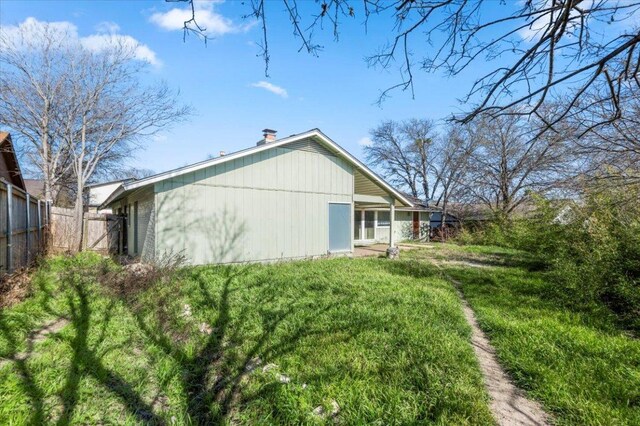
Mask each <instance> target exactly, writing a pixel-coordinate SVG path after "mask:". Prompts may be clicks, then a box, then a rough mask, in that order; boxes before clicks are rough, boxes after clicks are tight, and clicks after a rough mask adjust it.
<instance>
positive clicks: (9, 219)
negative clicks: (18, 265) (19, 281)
mask: <svg viewBox="0 0 640 426" xmlns="http://www.w3.org/2000/svg"><path fill="white" fill-rule="evenodd" d="M12 247H13V185H11V184H10V183H7V272H8V273H11V272H13V248H12Z"/></svg>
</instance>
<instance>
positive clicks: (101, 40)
mask: <svg viewBox="0 0 640 426" xmlns="http://www.w3.org/2000/svg"><path fill="white" fill-rule="evenodd" d="M80 43H81V44H82V45H83V46H84V47H85V48H86V49H89V50H91V51H94V52H100V51H102V50H105V49H108V48H109V47H110V46H124V47H126V48H127V49H131V50H133V54H134V56H135V58H136V59H139V60H141V61H147V62H149V63H150V64H151V65H153V66H161V65H162V62H160V60H159V59H158V58H157V56H156V53H155V52H154V51H153V50H151V49H150V48H149V46H147V45H146V44H142V43H140V42H139V41H138V40H136V39H135V38H133V37H131V36H129V35H121V34H95V35H91V36H88V37H82V38H80Z"/></svg>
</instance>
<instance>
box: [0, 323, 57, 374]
mask: <svg viewBox="0 0 640 426" xmlns="http://www.w3.org/2000/svg"><path fill="white" fill-rule="evenodd" d="M67 324H69V320H68V319H66V318H58V319H54V320H51V321H49V322H46V323H44V324H43V325H42V327H40V328H38V329H36V330H33V331H32V332H31V333H29V336H28V337H27V350H26V351H24V352H18V353H16V354H15V355H13V356H12V357H11V358H9V359H5V360H0V367H3V366H4V365H5V364H6V363H8V362H9V361H24V360H27V359H28V358H29V357H31V355H32V354H33V350H34V347H35V344H36V343H39V342H42V341H43V340H44V339H46V338H47V336H49V335H50V334H54V333H57V332H59V331H60V330H62V329H63V328H64V327H65V326H66V325H67Z"/></svg>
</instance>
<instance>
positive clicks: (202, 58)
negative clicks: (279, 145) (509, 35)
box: [0, 0, 488, 172]
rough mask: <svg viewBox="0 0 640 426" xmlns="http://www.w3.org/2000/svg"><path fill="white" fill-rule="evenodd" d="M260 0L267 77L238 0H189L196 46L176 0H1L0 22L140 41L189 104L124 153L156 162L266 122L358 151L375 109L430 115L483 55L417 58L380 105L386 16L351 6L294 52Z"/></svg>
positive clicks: (166, 162) (226, 141)
mask: <svg viewBox="0 0 640 426" xmlns="http://www.w3.org/2000/svg"><path fill="white" fill-rule="evenodd" d="M303 4H304V3H303ZM305 5H306V6H314V7H317V5H316V4H315V3H309V4H305ZM267 6H268V7H272V9H273V10H267V13H268V14H270V15H269V16H270V17H271V18H270V19H271V20H270V21H269V23H270V34H269V43H270V47H271V64H270V78H266V77H265V75H264V63H263V62H262V59H261V58H260V57H257V56H256V55H257V54H258V53H259V48H258V47H257V46H256V42H258V41H260V35H261V32H260V27H259V26H258V25H252V24H253V23H252V22H251V21H247V20H242V18H241V16H242V15H243V14H245V13H246V12H247V6H246V5H242V4H241V3H240V2H232V1H228V2H224V3H219V2H215V3H207V2H205V3H201V4H200V5H199V6H198V7H199V8H200V10H199V17H200V20H201V23H203V24H204V25H205V26H207V27H208V29H209V32H210V34H212V36H213V37H214V38H213V39H212V40H211V41H210V42H209V43H208V45H207V46H206V47H205V45H204V44H203V43H202V42H201V41H198V40H197V39H196V38H194V37H190V38H188V39H187V42H186V43H183V40H182V32H181V30H179V29H178V26H179V22H181V20H182V15H183V14H184V12H183V11H182V10H181V9H183V8H185V5H182V4H179V3H178V4H176V3H166V2H164V1H163V0H138V1H117V0H113V1H107V0H102V1H71V0H69V1H17V0H2V2H1V3H0V23H1V24H2V25H3V26H5V27H6V26H10V25H18V24H20V23H22V22H24V21H25V20H26V19H27V18H35V19H36V20H38V21H47V22H65V23H68V24H69V25H73V26H75V27H77V32H78V36H79V37H91V36H94V35H100V34H104V33H105V32H111V33H114V32H115V33H117V34H120V35H122V36H130V37H133V38H135V39H136V40H137V41H138V42H139V43H141V44H142V45H143V46H144V50H141V55H142V56H144V57H146V58H147V59H149V60H150V61H151V62H152V63H153V65H152V66H150V71H149V75H148V77H147V78H149V79H162V80H165V81H166V82H167V83H168V84H169V86H170V87H172V88H174V89H176V90H180V99H181V101H182V102H184V103H187V104H190V105H192V106H193V107H194V109H195V111H196V113H195V115H194V116H193V117H191V118H190V120H189V121H187V122H185V123H181V124H179V125H177V126H175V127H174V128H173V129H172V130H170V131H167V132H164V133H162V134H161V135H159V136H158V137H156V138H155V139H154V140H151V141H149V143H148V147H147V149H146V151H144V152H138V153H135V155H134V156H132V158H131V165H133V166H136V167H141V168H147V169H152V170H154V171H156V172H161V171H164V170H167V169H171V168H175V167H180V166H183V165H185V164H189V163H193V162H196V161H199V160H202V159H205V158H207V157H208V156H209V155H217V154H218V152H219V151H226V152H231V151H235V150H238V149H243V148H246V147H248V146H251V145H253V144H255V142H256V141H257V140H258V139H260V137H261V130H262V129H263V128H265V127H269V128H272V129H276V130H278V136H279V137H282V136H287V135H290V134H293V133H299V132H302V131H305V130H308V129H311V128H314V127H318V128H320V129H321V130H323V131H324V132H325V133H326V134H327V135H329V136H330V137H331V138H332V139H334V140H335V141H336V142H338V143H339V144H340V145H342V146H343V147H344V148H346V149H347V150H349V151H350V152H352V153H353V154H355V155H356V156H358V157H362V141H363V138H366V137H367V136H368V133H369V130H370V129H371V128H372V127H375V126H376V125H377V124H378V123H380V121H382V120H385V119H396V120H402V119H408V118H413V117H418V118H431V119H441V118H443V117H445V116H447V115H449V114H450V113H452V112H457V111H459V110H460V108H461V106H460V104H459V103H458V101H457V99H459V98H461V97H463V96H464V95H465V93H466V91H467V90H468V89H469V87H470V85H471V84H472V83H473V77H476V76H477V75H478V73H479V72H480V71H482V68H483V67H487V66H488V65H487V64H483V63H480V64H477V65H476V66H474V67H472V69H470V70H468V72H467V73H466V74H462V75H460V76H458V77H456V78H455V79H450V78H447V77H445V76H443V75H437V74H435V75H429V74H426V73H424V72H422V71H419V70H417V71H416V72H415V100H414V99H412V98H411V94H410V93H409V92H395V93H394V94H393V96H392V98H390V99H388V100H387V101H386V102H385V103H384V104H383V106H382V108H381V107H379V106H377V105H374V102H375V100H376V99H377V96H378V94H379V91H380V90H381V89H384V88H387V87H389V86H390V85H392V84H395V83H397V82H398V81H399V74H398V71H397V70H396V69H392V70H390V71H384V70H377V69H371V68H368V67H367V65H366V63H365V61H364V57H365V56H366V55H368V54H371V53H373V52H375V51H376V49H377V48H378V47H380V46H381V45H383V44H384V43H385V42H386V41H387V39H388V34H390V32H389V31H388V30H389V27H390V25H391V22H388V21H382V20H379V21H378V22H375V21H374V22H372V23H371V24H372V25H371V26H370V27H369V32H368V34H366V33H365V30H364V26H363V25H361V22H362V18H358V17H356V19H355V20H354V21H355V22H352V23H351V24H349V25H345V26H343V27H342V32H341V34H340V41H339V42H337V43H336V42H334V40H333V37H332V34H331V31H330V30H328V31H327V30H325V32H324V33H322V34H319V37H318V39H317V41H318V42H320V43H321V44H323V45H324V46H325V48H324V50H323V51H322V52H320V55H319V57H313V56H311V55H309V54H306V53H304V52H300V53H299V52H298V48H299V44H300V43H299V40H297V39H295V38H293V36H292V29H291V26H290V23H289V22H288V21H287V19H286V15H285V14H284V13H283V11H282V10H280V8H282V7H283V6H282V3H280V2H277V3H271V4H269V3H267ZM420 43H423V41H422V40H418V39H417V41H416V42H415V43H414V48H416V50H417V53H419V51H420V48H421V45H420ZM424 48H425V49H426V48H429V47H428V46H424ZM416 57H418V55H416ZM268 89H271V90H268Z"/></svg>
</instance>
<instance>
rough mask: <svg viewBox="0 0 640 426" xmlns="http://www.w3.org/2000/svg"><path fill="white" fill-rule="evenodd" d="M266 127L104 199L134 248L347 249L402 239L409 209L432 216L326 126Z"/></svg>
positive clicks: (206, 259) (188, 253) (288, 253)
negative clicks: (245, 140)
mask: <svg viewBox="0 0 640 426" xmlns="http://www.w3.org/2000/svg"><path fill="white" fill-rule="evenodd" d="M264 132H265V134H264V139H263V140H261V141H260V142H258V144H257V146H255V147H253V148H249V149H246V150H243V151H239V152H236V153H233V154H228V155H224V156H220V157H217V158H213V159H210V160H207V161H203V162H200V163H196V164H193V165H190V166H186V167H182V168H179V169H175V170H171V171H168V172H165V173H160V174H157V175H155V176H149V177H147V178H144V179H140V180H136V181H132V182H125V183H123V184H122V185H120V186H119V187H118V189H116V190H115V191H114V192H113V194H111V195H110V196H109V198H108V199H107V200H106V201H105V202H104V203H103V205H102V206H101V208H107V207H108V208H112V209H113V211H114V212H116V213H119V214H122V215H124V216H125V218H126V222H127V225H126V229H127V235H126V236H123V238H122V239H125V238H126V240H127V241H128V243H127V247H128V254H130V255H138V256H141V257H142V258H143V259H144V260H147V261H150V260H154V259H160V258H162V257H164V256H167V255H171V254H182V255H184V256H185V257H186V258H187V259H188V260H189V262H190V263H192V264H207V263H230V262H251V261H274V260H279V259H300V258H309V257H316V256H324V255H327V254H333V253H347V254H348V253H351V252H353V248H354V245H356V244H357V243H360V242H373V241H386V242H387V243H388V244H389V245H390V246H394V245H395V242H396V241H397V240H399V239H404V236H403V234H402V230H401V229H396V228H401V227H400V226H398V225H397V224H398V223H406V224H410V225H408V226H409V228H411V229H413V227H414V226H415V225H414V222H413V218H414V211H412V209H414V210H417V213H418V218H419V219H420V222H419V223H422V222H424V223H426V222H428V219H427V213H428V212H426V211H424V210H423V209H421V208H418V207H415V206H414V204H413V203H412V202H411V200H410V199H408V198H407V197H406V196H405V195H404V194H402V193H401V192H399V191H397V190H396V189H394V188H393V187H392V186H391V185H389V184H388V183H387V182H385V181H384V180H383V179H381V178H380V177H378V176H377V175H376V174H375V173H374V172H372V171H371V170H370V169H369V168H368V167H366V166H365V165H364V164H362V163H361V162H360V161H358V160H357V159H356V158H355V157H353V156H352V155H351V154H349V153H348V152H347V151H345V150H344V149H343V148H341V147H340V146H339V145H338V144H336V143H335V142H333V141H332V140H331V139H329V138H328V137H327V136H326V135H325V134H323V133H322V132H321V131H320V130H318V129H313V130H310V131H307V132H304V133H300V134H297V135H292V136H289V137H286V138H283V139H279V140H276V138H275V131H271V130H268V129H265V131H264ZM423 214H424V215H425V216H421V215H423ZM396 215H397V219H396V220H394V217H395V216H396ZM418 225H419V224H418ZM419 226H420V225H419Z"/></svg>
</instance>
